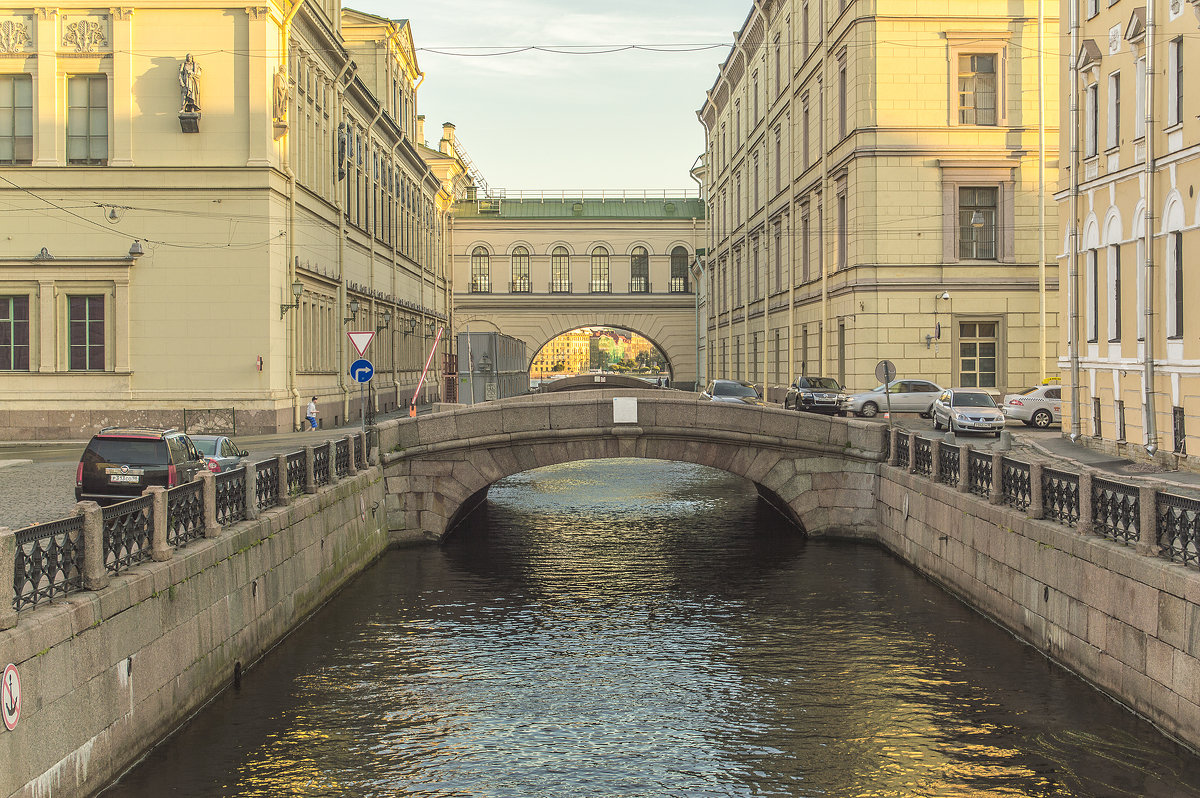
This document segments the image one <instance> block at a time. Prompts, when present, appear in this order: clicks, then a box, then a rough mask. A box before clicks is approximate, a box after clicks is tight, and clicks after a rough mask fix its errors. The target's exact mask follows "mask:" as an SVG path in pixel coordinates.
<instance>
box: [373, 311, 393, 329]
mask: <svg viewBox="0 0 1200 798" xmlns="http://www.w3.org/2000/svg"><path fill="white" fill-rule="evenodd" d="M391 326H392V312H391V311H390V310H385V311H384V312H383V324H381V325H379V326H378V327H376V328H375V332H382V331H383V330H386V329H387V328H388V327H391Z"/></svg>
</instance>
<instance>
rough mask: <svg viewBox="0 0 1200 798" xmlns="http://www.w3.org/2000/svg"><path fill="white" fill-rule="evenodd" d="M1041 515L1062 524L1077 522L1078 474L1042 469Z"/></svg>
mask: <svg viewBox="0 0 1200 798" xmlns="http://www.w3.org/2000/svg"><path fill="white" fill-rule="evenodd" d="M1042 517H1043V518H1047V519H1049V520H1051V521H1057V522H1058V523H1060V524H1062V525H1063V526H1075V524H1077V523H1078V522H1079V475H1078V474H1072V473H1070V472H1068V471H1058V470H1057V469H1053V468H1043V469H1042Z"/></svg>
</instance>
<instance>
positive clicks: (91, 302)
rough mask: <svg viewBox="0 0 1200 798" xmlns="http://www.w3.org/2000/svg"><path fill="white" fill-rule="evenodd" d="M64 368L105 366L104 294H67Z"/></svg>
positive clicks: (86, 368) (77, 368) (98, 367)
mask: <svg viewBox="0 0 1200 798" xmlns="http://www.w3.org/2000/svg"><path fill="white" fill-rule="evenodd" d="M67 368H69V369H70V370H71V371H103V370H104V297H103V296H100V295H90V296H68V297H67Z"/></svg>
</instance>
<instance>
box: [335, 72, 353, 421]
mask: <svg viewBox="0 0 1200 798" xmlns="http://www.w3.org/2000/svg"><path fill="white" fill-rule="evenodd" d="M354 68H356V67H355V64H354V62H353V61H351V60H347V61H346V63H345V64H344V65H343V66H342V70H341V71H340V72H338V76H337V79H336V80H335V81H334V91H335V96H336V98H337V114H336V116H335V117H334V118H335V119H337V120H339V122H338V124H339V125H344V126H345V127H344V128H343V129H344V131H345V134H344V135H345V137H346V148H345V154H346V157H347V158H348V159H353V158H354V151H353V145H354V140H353V138H352V137H351V136H350V125H349V124H348V123H347V122H346V121H345V119H346V96H345V95H346V87H345V85H344V84H343V83H342V78H343V77H344V76H345V74H346V72H347V71H349V70H351V69H354ZM344 179H346V180H349V179H350V175H349V173H347V175H346V177H345V178H344ZM340 182H341V181H335V184H334V206H335V207H336V208H337V215H338V246H337V267H338V309H337V314H336V317H335V318H336V319H337V320H338V321H341V318H342V315H341V314H342V313H343V312H344V308H345V307H346V282H345V274H346V208H345V201H346V200H345V198H346V194H345V190H344V186H339V185H337V183H340ZM337 342H338V344H337V356H338V363H339V366H338V390H340V391H341V393H342V407H343V413H344V412H345V408H347V407H349V404H348V403H349V393H348V390H349V389H348V388H347V387H346V378H345V375H344V374H343V373H342V372H343V371H344V369H343V368H341V366H340V364H341V363H342V362H344V360H345V358H346V343H345V336H342V335H339V336H338V337H337Z"/></svg>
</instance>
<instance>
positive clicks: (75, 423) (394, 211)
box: [0, 0, 462, 440]
mask: <svg viewBox="0 0 1200 798" xmlns="http://www.w3.org/2000/svg"><path fill="white" fill-rule="evenodd" d="M193 53H194V54H195V55H192V54H193ZM423 77H424V76H423V75H422V73H421V72H420V69H419V67H418V64H417V61H416V57H415V52H414V48H413V43H412V32H411V30H410V28H409V26H408V24H407V23H406V22H403V21H400V22H395V21H390V20H386V19H381V18H378V17H373V16H370V15H366V14H360V13H358V12H353V11H343V10H342V9H341V7H340V4H339V3H337V2H335V1H334V0H324V1H323V2H309V3H294V4H290V3H286V2H285V3H283V4H281V5H275V4H268V5H262V6H250V7H247V6H245V5H238V6H231V5H223V4H220V3H216V4H208V5H204V6H194V7H180V6H164V5H163V4H160V3H145V4H141V5H138V4H133V5H131V6H127V7H121V8H112V9H108V8H105V9H97V8H96V7H94V6H58V7H47V8H38V9H29V8H25V7H15V8H14V7H8V8H4V9H0V202H2V203H3V207H4V209H5V211H4V220H5V224H4V230H3V235H0V439H9V440H12V439H35V438H68V439H74V438H79V437H86V436H87V435H88V434H90V433H91V432H93V431H94V430H96V429H98V428H99V427H102V426H105V425H112V424H134V423H139V424H150V425H156V426H176V427H182V426H185V425H193V424H195V423H199V422H197V421H196V420H197V419H205V418H209V419H212V418H220V419H222V420H221V421H220V422H219V426H221V427H224V428H229V427H233V428H235V429H236V430H237V431H238V432H241V433H245V432H262V431H275V430H286V429H294V428H295V426H296V424H297V423H298V421H299V418H300V417H301V416H302V415H303V413H302V412H301V410H302V408H303V407H304V406H305V405H306V404H307V402H308V399H309V398H310V397H311V396H313V395H316V396H318V397H319V399H320V400H321V408H322V409H321V415H322V420H323V422H324V423H325V424H327V425H331V424H336V423H344V422H345V421H346V420H348V419H352V418H357V417H359V414H360V413H361V412H362V408H361V406H360V402H359V396H360V394H359V390H358V386H357V384H355V383H353V382H352V381H351V380H350V378H349V376H348V374H347V370H348V368H347V367H348V365H349V363H350V361H351V360H353V359H354V358H355V357H357V355H356V353H355V352H354V350H353V349H352V348H351V347H350V344H349V341H348V339H347V336H346V334H345V333H346V331H347V330H358V331H367V330H369V331H372V332H375V331H378V335H377V337H376V340H375V341H374V342H373V343H372V344H371V346H370V348H369V349H368V351H367V354H366V356H367V357H369V358H371V359H372V360H373V362H374V364H375V370H376V377H375V378H374V380H373V381H372V387H373V388H374V391H373V394H372V399H371V402H372V403H373V404H374V405H375V406H376V407H378V408H379V409H389V408H390V407H391V406H394V405H396V404H397V403H404V402H406V401H408V398H409V396H411V393H412V391H413V389H414V388H415V385H416V382H417V378H418V375H419V372H420V369H421V367H422V366H423V365H424V362H425V358H426V356H427V354H428V352H427V348H428V346H429V344H430V343H431V341H432V338H431V337H429V335H428V333H429V328H430V326H431V323H432V324H433V326H434V328H435V329H436V326H438V325H443V324H445V323H446V322H447V320H448V316H449V290H448V275H447V273H446V268H445V263H446V261H445V253H446V252H447V247H448V240H447V236H448V234H447V228H448V225H447V221H446V220H447V214H448V212H449V208H450V207H451V205H452V202H453V194H454V192H455V190H456V184H457V183H458V182H461V180H460V176H461V173H462V169H461V165H460V166H459V167H457V168H456V167H454V166H453V165H449V166H447V164H446V161H447V159H449V160H450V161H453V160H454V158H453V154H452V153H445V152H441V151H440V150H437V149H432V148H425V147H423V141H421V140H420V137H419V135H418V125H419V119H418V114H417V106H416V91H417V87H418V86H419V85H420V82H421V80H422V79H423ZM433 162H437V165H436V169H435V167H433V166H431V163H433ZM436 384H437V383H436V381H435V382H434V385H436ZM189 419H190V420H189ZM215 423H216V422H215Z"/></svg>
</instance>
